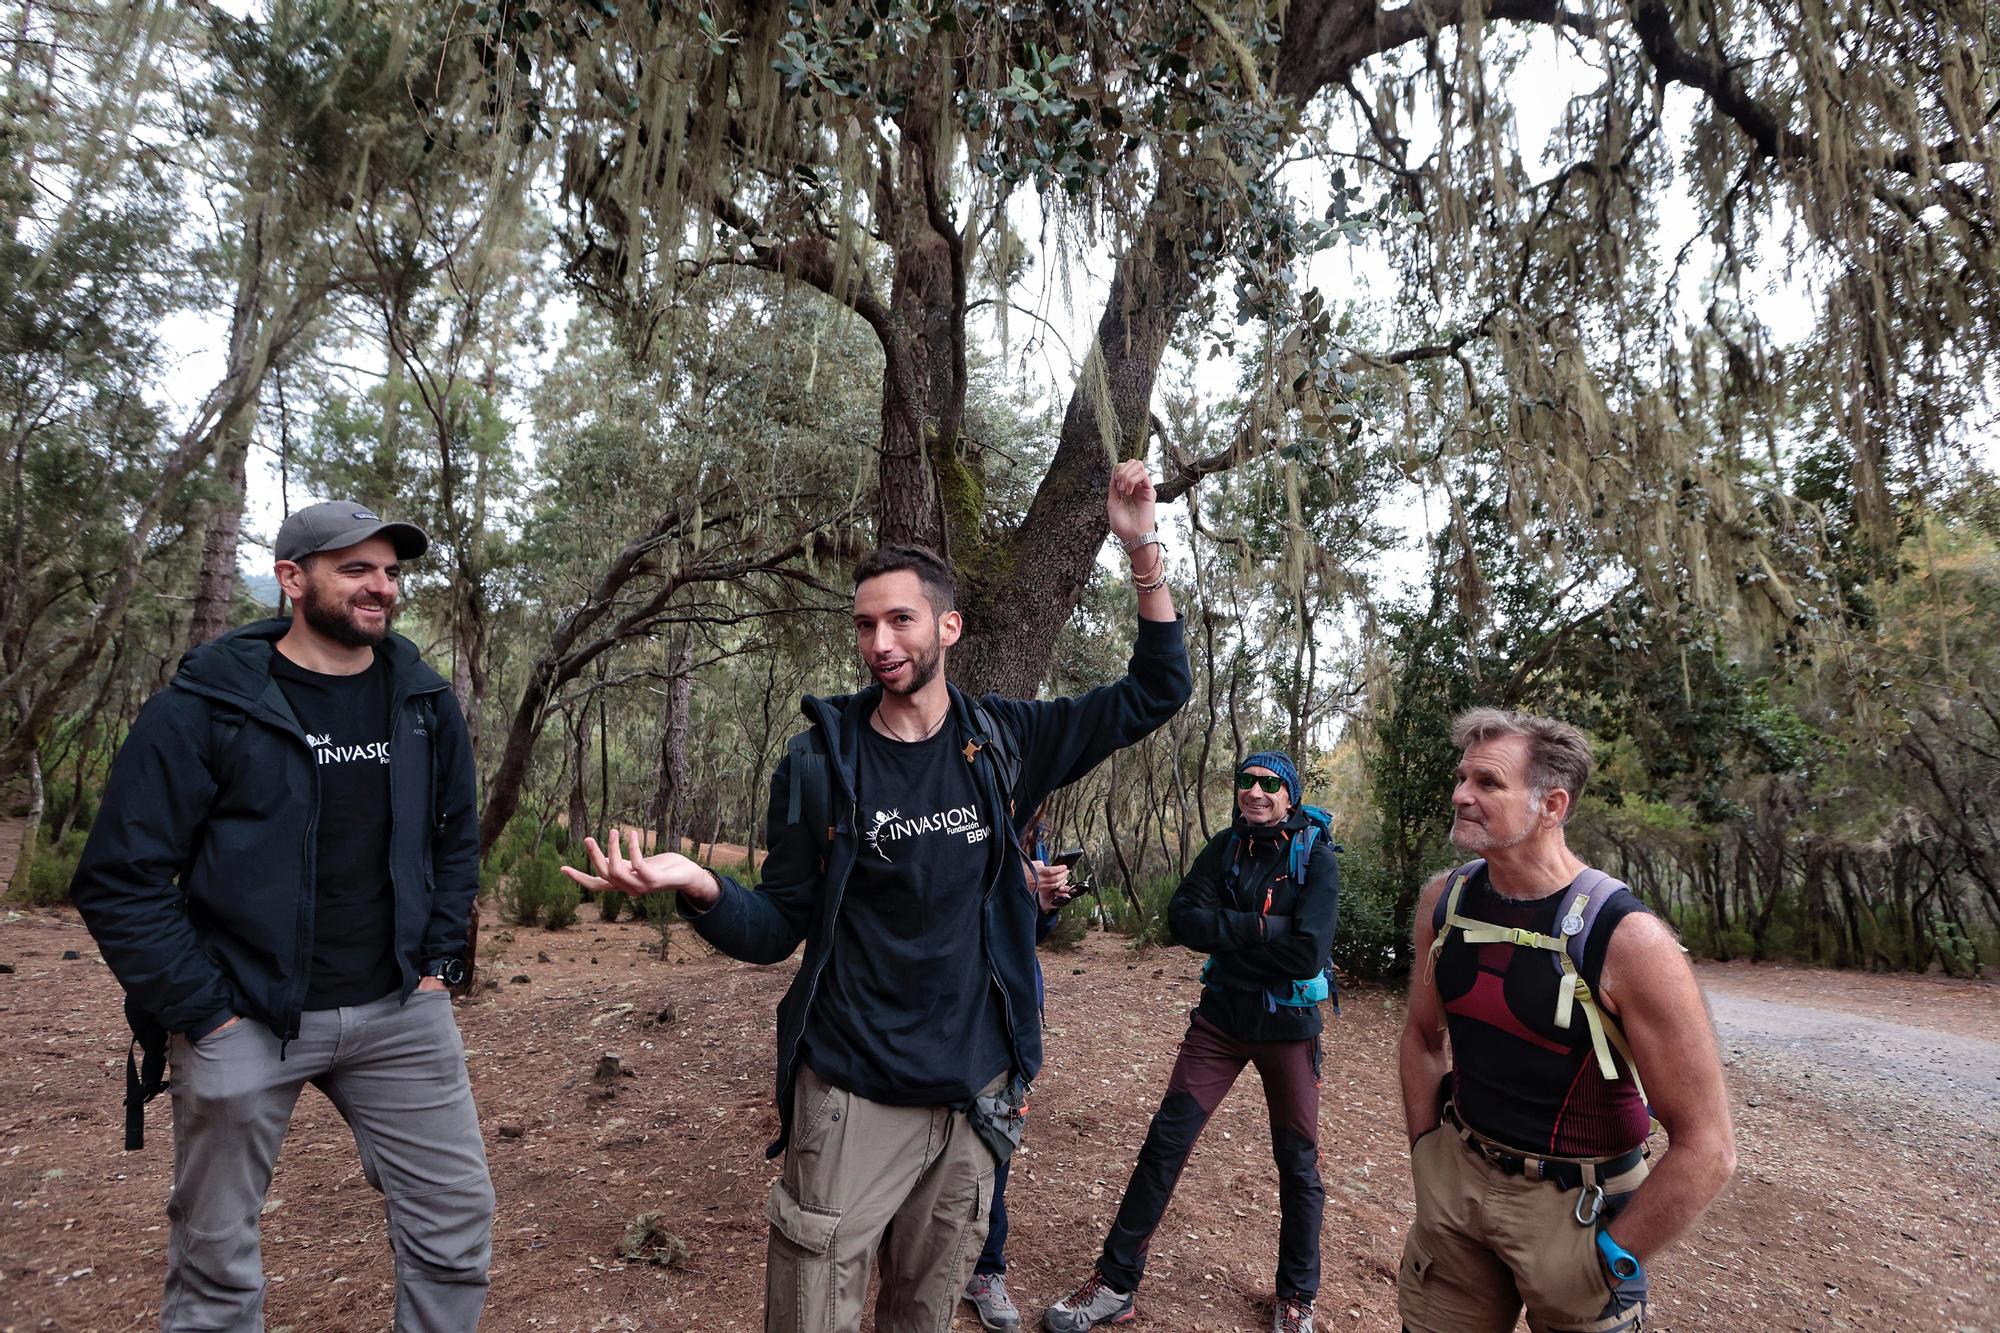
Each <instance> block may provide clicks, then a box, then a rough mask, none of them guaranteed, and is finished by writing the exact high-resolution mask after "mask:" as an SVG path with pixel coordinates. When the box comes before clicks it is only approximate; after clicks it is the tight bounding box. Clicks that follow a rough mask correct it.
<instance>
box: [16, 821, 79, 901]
mask: <svg viewBox="0 0 2000 1333" xmlns="http://www.w3.org/2000/svg"><path fill="white" fill-rule="evenodd" d="M83 839H84V832H83V830H82V829H71V830H70V831H69V832H68V833H66V834H64V835H63V838H62V841H61V842H56V843H50V842H42V841H38V842H37V843H36V844H35V851H34V854H33V855H32V856H30V857H29V858H27V860H26V862H25V863H23V864H22V865H19V866H16V867H15V869H14V882H13V885H12V889H11V893H10V896H11V897H12V898H13V899H14V900H15V901H16V902H20V903H26V904H27V905H28V906H30V907H54V906H56V905H58V904H60V903H66V902H68V901H69V882H70V880H72V879H74V878H75V877H76V863H77V861H78V859H79V858H81V857H82V855H83Z"/></svg>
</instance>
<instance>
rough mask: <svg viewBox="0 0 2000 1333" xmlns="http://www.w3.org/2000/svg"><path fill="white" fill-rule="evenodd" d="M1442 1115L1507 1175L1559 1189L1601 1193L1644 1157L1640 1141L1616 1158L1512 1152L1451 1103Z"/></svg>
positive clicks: (1468, 1143)
mask: <svg viewBox="0 0 2000 1333" xmlns="http://www.w3.org/2000/svg"><path fill="white" fill-rule="evenodd" d="M1444 1117H1445V1119H1446V1120H1448V1121H1449V1122H1450V1123H1451V1125H1452V1127H1453V1128H1454V1129H1455V1130H1457V1131H1458V1137H1459V1138H1460V1139H1461V1140H1463V1141H1464V1143H1465V1146H1466V1148H1467V1149H1468V1150H1469V1151H1471V1152H1475V1153H1478V1154H1479V1155H1480V1156H1481V1157H1484V1158H1485V1159H1486V1160H1487V1161H1489V1162H1491V1163H1493V1165H1495V1166H1497V1167H1499V1168H1500V1169H1501V1170H1502V1171H1503V1172H1505V1173H1506V1174H1508V1175H1510V1176H1526V1177H1527V1178H1528V1179H1530V1180H1546V1181H1548V1182H1550V1183H1551V1184H1553V1185H1554V1186H1555V1187H1556V1188H1557V1189H1562V1190H1573V1189H1582V1188H1591V1189H1595V1190H1598V1191H1600V1192H1601V1191H1602V1189H1603V1186H1604V1182H1605V1181H1607V1180H1615V1179H1617V1178H1618V1177H1619V1176H1622V1175H1624V1174H1625V1173H1626V1172H1627V1171H1630V1170H1631V1169H1632V1168H1633V1167H1635V1166H1637V1165H1639V1163H1640V1162H1641V1161H1643V1160H1645V1156H1646V1145H1645V1144H1643V1143H1642V1144H1640V1145H1639V1146H1638V1147H1636V1148H1633V1149H1632V1150H1631V1151H1630V1152H1623V1153H1620V1154H1619V1155H1618V1156H1616V1157H1600V1158H1595V1159H1592V1158H1562V1157H1535V1156H1532V1155H1529V1154H1524V1153H1517V1152H1514V1151H1512V1150H1510V1149H1508V1148H1504V1147H1502V1146H1501V1145H1499V1144H1497V1143H1495V1142H1493V1140H1491V1139H1489V1138H1486V1137H1485V1136H1484V1135H1482V1134H1480V1133H1479V1132H1478V1131H1477V1130H1475V1129H1473V1128H1472V1127H1471V1126H1469V1125H1467V1124H1466V1123H1465V1121H1464V1120H1463V1119H1461V1118H1460V1116H1459V1114H1458V1107H1457V1106H1456V1105H1455V1104H1453V1103H1452V1102H1446V1103H1445V1104H1444Z"/></svg>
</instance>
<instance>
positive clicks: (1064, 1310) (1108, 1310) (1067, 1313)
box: [1042, 1269, 1134, 1333]
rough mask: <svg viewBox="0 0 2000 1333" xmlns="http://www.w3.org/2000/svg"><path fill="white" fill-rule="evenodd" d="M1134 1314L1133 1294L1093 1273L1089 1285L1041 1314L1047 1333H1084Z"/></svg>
mask: <svg viewBox="0 0 2000 1333" xmlns="http://www.w3.org/2000/svg"><path fill="white" fill-rule="evenodd" d="M1133 1313H1134V1311H1133V1309H1132V1293H1131V1292H1129V1291H1119V1290H1117V1289H1115V1288H1113V1287H1112V1286H1110V1285H1109V1284H1107V1283H1106V1282H1105V1280H1104V1275H1103V1274H1102V1273H1099V1272H1097V1271H1096V1270H1095V1269H1092V1270H1091V1274H1090V1280H1089V1281H1088V1282H1085V1283H1084V1284H1083V1285H1082V1286H1080V1287H1078V1288H1077V1289H1076V1290H1075V1291H1073V1292H1071V1293H1070V1294H1069V1295H1068V1296H1067V1297H1066V1298H1064V1299H1063V1300H1060V1301H1057V1302H1056V1303H1055V1304H1054V1305H1051V1306H1050V1307H1049V1308H1048V1309H1046V1310H1044V1311H1042V1327H1043V1328H1045V1329H1047V1330H1048V1331H1049V1333H1084V1330H1085V1329H1087V1328H1096V1327H1097V1326H1098V1325H1099V1324H1122V1323H1124V1322H1125V1321H1126V1320H1128V1319H1130V1318H1131V1317H1132V1315H1133Z"/></svg>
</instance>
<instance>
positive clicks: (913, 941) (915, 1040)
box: [805, 726, 1011, 1106]
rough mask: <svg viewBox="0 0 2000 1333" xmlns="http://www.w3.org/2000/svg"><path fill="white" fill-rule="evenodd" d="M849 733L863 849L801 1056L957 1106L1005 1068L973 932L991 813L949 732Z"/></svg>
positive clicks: (865, 1087)
mask: <svg viewBox="0 0 2000 1333" xmlns="http://www.w3.org/2000/svg"><path fill="white" fill-rule="evenodd" d="M861 738H862V739H861V754H860V772H859V774H858V777H859V786H860V792H859V796H860V802H861V804H860V811H859V815H860V825H861V828H860V832H861V835H862V844H861V854H860V857H859V859H858V860H857V861H856V862H855V866H854V872H853V873H852V874H851V875H849V876H848V880H847V888H846V892H845V895H844V896H843V897H842V899H841V906H840V918H839V921H838V923H837V925H836V926H835V930H834V938H833V949H832V953H831V956H830V957H829V959H828V961H827V967H826V971H825V972H824V973H822V974H821V976H820V983H819V992H818V994H817V995H816V996H815V997H814V999H813V1005H812V1014H811V1017H810V1018H809V1019H808V1020H807V1026H806V1035H805V1058H806V1063H807V1064H809V1065H810V1066H812V1069H813V1071H814V1072H815V1073H817V1074H818V1075H819V1076H820V1077H821V1078H823V1079H825V1080H826V1081H827V1082H829V1083H831V1084H833V1085H834V1086H835V1087H840V1088H845V1089H847V1090H848V1091H849V1092H852V1093H856V1094H859V1095H860V1096H863V1097H866V1098H868V1099H869V1100H871V1101H877V1102H884V1103H887V1104H889V1105H893V1106H947V1105H954V1104H957V1103H961V1102H966V1101H969V1100H971V1098H972V1097H973V1096H974V1095H975V1094H977V1093H978V1092H979V1091H980V1090H981V1089H982V1088H984V1087H985V1086H986V1085H987V1084H988V1083H990V1082H992V1080H993V1079H994V1077H995V1076H996V1075H998V1074H1000V1073H1002V1072H1004V1071H1005V1070H1006V1069H1007V1067H1008V1065H1009V1063H1010V1062H1011V1057H1010V1056H1009V1054H1008V1047H1007V1028H1006V1018H1005V1015H1004V1014H1003V1012H1002V1010H1001V999H1000V991H999V988H998V987H997V986H996V985H995V984H994V981H993V972H992V969H991V968H990V967H989V966H988V965H987V961H986V950H985V940H984V934H983V927H982V920H983V916H982V912H981V890H982V889H983V888H984V887H985V884H986V878H987V871H988V864H989V862H988V857H989V855H990V853H991V852H992V850H993V845H992V842H991V839H992V837H993V836H994V834H993V826H992V821H991V819H990V818H989V817H988V812H986V811H982V810H980V809H979V808H978V791H977V788H976V787H975V786H974V785H973V780H972V778H973V775H972V766H971V765H970V764H968V763H966V762H965V758H964V756H963V755H962V754H961V752H960V750H959V748H958V746H957V745H956V744H955V743H954V741H953V737H952V729H951V728H950V727H946V728H945V730H944V732H942V733H941V734H939V735H938V736H936V737H933V738H932V739H930V740H927V741H919V742H917V743H916V744H905V743H903V742H901V741H895V740H891V739H889V738H888V737H886V736H883V735H881V734H880V733H878V732H877V731H875V729H874V728H873V727H869V726H863V727H862V728H861Z"/></svg>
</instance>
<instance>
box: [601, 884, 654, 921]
mask: <svg viewBox="0 0 2000 1333" xmlns="http://www.w3.org/2000/svg"><path fill="white" fill-rule="evenodd" d="M620 912H624V913H625V914H626V915H628V916H635V917H636V916H640V915H643V913H642V911H641V909H640V907H639V903H638V901H637V900H636V899H634V898H632V897H631V896H630V895H628V894H623V893H618V892H616V891H614V890H612V889H606V890H605V891H604V892H602V893H600V894H598V895H597V919H598V920H599V921H616V920H617V919H618V914H619V913H620Z"/></svg>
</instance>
